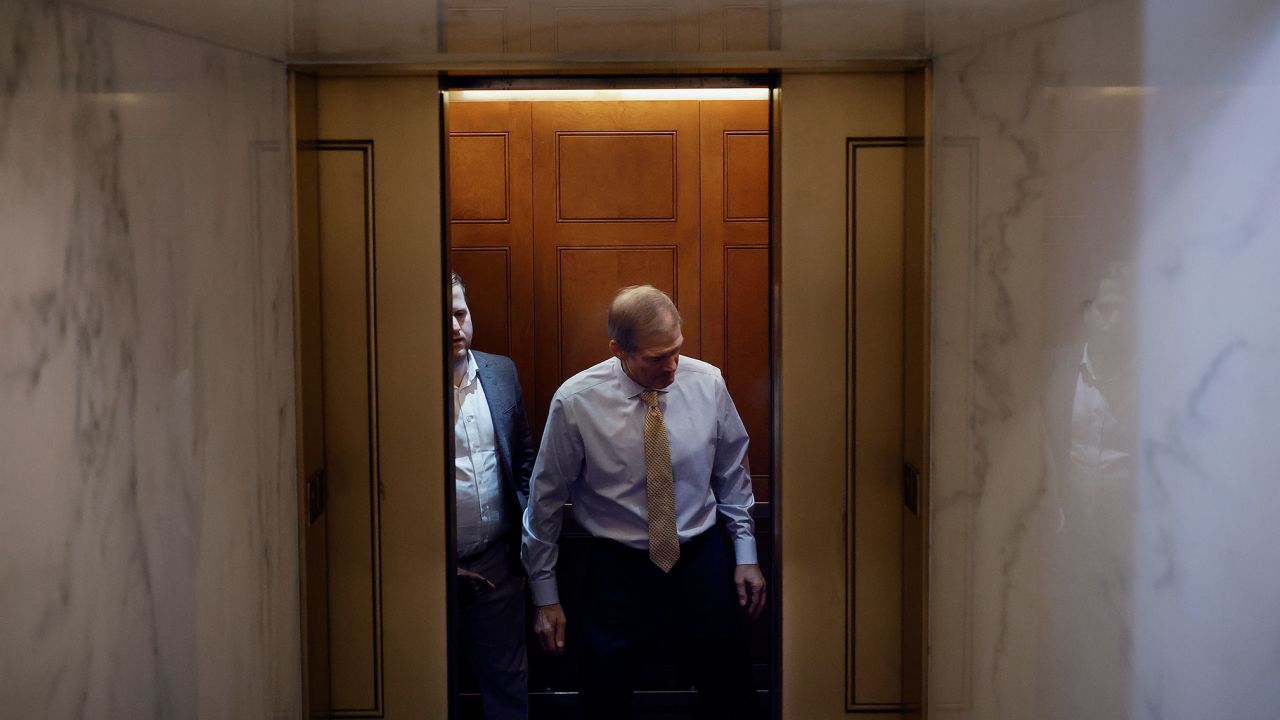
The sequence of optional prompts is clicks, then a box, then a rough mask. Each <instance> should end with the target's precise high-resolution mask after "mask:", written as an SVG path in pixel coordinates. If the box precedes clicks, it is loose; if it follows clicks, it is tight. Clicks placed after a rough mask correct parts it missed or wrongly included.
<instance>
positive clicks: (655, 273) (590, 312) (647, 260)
mask: <svg viewBox="0 0 1280 720" xmlns="http://www.w3.org/2000/svg"><path fill="white" fill-rule="evenodd" d="M559 259H560V263H559V267H558V269H557V273H556V278H557V281H558V288H557V293H556V305H555V312H556V314H558V315H559V316H560V333H559V336H558V338H557V345H558V346H559V348H560V353H559V358H558V362H557V374H558V375H560V376H561V377H566V378H567V377H569V376H571V375H573V374H574V373H576V372H579V371H581V370H585V369H586V368H588V367H591V366H592V365H594V364H596V363H598V362H600V361H601V360H604V359H605V358H607V357H609V350H608V342H609V333H608V329H607V327H606V324H607V322H606V321H607V318H608V309H609V302H610V301H612V300H613V296H614V294H615V293H617V291H618V288H621V287H626V286H627V285H638V284H641V283H648V284H650V285H653V286H654V287H656V288H658V289H659V290H662V291H663V292H665V293H667V294H668V295H670V296H671V298H672V299H673V300H675V302H676V304H677V306H678V305H679V303H680V293H679V291H678V286H677V282H676V267H677V265H678V264H679V258H678V256H677V253H676V249H675V248H674V247H671V248H564V247H562V248H560V249H559Z"/></svg>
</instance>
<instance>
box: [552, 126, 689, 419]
mask: <svg viewBox="0 0 1280 720" xmlns="http://www.w3.org/2000/svg"><path fill="white" fill-rule="evenodd" d="M531 105H532V113H533V161H534V163H533V198H534V206H535V208H536V212H535V214H534V218H535V229H534V244H535V251H534V252H535V273H536V275H535V281H534V282H535V287H534V302H535V305H536V307H537V317H536V319H535V326H536V331H537V337H539V338H559V339H562V340H563V341H564V342H565V343H570V344H574V343H581V345H573V347H572V348H570V349H563V350H562V348H561V347H559V345H558V343H551V342H539V343H537V348H536V352H537V367H536V369H535V383H536V392H535V400H534V402H533V403H532V404H531V405H530V407H531V409H532V413H531V415H532V417H531V420H532V422H533V424H534V426H535V430H536V431H540V429H541V423H542V418H543V416H544V415H545V412H546V407H547V406H548V405H549V404H550V401H551V395H552V394H553V393H554V392H555V390H556V388H557V387H559V386H560V383H562V382H563V381H564V380H565V379H567V378H568V377H569V375H571V374H572V373H573V372H576V371H577V370H580V369H582V367H585V365H583V364H582V363H584V362H586V361H587V359H588V358H591V359H593V361H595V360H601V359H603V358H604V357H606V356H607V350H606V342H607V333H606V332H605V329H604V328H605V326H604V317H605V314H606V311H607V309H608V302H609V300H610V299H612V297H613V295H614V293H616V292H617V290H618V289H619V288H620V287H622V286H624V285H627V284H632V283H635V282H652V283H654V284H656V285H658V286H659V287H669V288H670V289H671V290H672V291H673V292H675V294H676V295H675V300H676V303H677V305H678V306H679V307H680V312H681V314H682V316H683V317H684V337H685V352H686V353H687V354H689V355H692V356H694V357H700V356H701V355H700V353H701V350H702V346H701V310H700V297H701V288H700V285H699V268H700V262H699V247H698V238H699V189H698V186H699V175H698V165H699V158H698V103H696V102H626V103H621V102H538V103H531ZM562 144H563V145H564V149H563V150H562ZM559 180H562V182H561V181H559ZM646 183H648V185H647V186H646ZM562 186H563V187H562ZM602 191H607V192H602ZM562 218H563V219H562ZM591 248H612V249H613V252H607V253H604V254H602V255H599V256H593V257H592V259H588V254H589V252H590V249H591ZM624 250H625V251H627V252H623V251H624ZM650 250H652V251H656V252H646V251H650ZM562 251H568V253H569V254H568V255H567V256H566V255H564V254H563V253H562ZM565 257H568V258H569V260H570V261H569V262H568V263H567V264H566V263H565V261H564V258H565ZM619 257H625V258H627V262H626V263H619V262H618V258H619ZM655 257H663V258H666V259H664V260H663V261H662V263H665V264H662V265H653V264H652V263H654V262H657V261H653V260H646V259H643V258H655ZM631 262H636V263H639V264H638V265H636V266H635V267H632V266H630V265H629V264H628V263H631ZM592 263H604V265H603V266H598V265H595V264H592ZM671 263H674V268H672V267H671V265H670V264H671ZM587 269H590V270H591V272H590V273H588V274H583V271H584V270H587ZM672 272H674V278H673V279H668V278H670V277H671V274H672ZM570 289H571V290H572V293H571V294H572V297H573V298H574V302H590V303H594V307H593V309H592V310H591V313H589V314H581V315H580V314H577V311H576V310H566V308H564V307H562V303H563V302H565V298H566V294H565V293H566V291H567V290H570ZM582 307H583V313H586V306H582ZM590 317H595V318H598V322H596V321H595V320H590V319H589V318H590ZM571 323H572V324H571ZM578 323H582V324H581V326H579V325H578ZM587 364H590V363H587Z"/></svg>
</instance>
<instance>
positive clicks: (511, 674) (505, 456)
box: [449, 273, 534, 720]
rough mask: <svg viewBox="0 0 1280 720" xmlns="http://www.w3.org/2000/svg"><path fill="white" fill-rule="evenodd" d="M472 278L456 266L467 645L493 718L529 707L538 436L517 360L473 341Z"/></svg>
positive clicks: (457, 425)
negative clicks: (528, 580) (529, 550)
mask: <svg viewBox="0 0 1280 720" xmlns="http://www.w3.org/2000/svg"><path fill="white" fill-rule="evenodd" d="M472 333H473V327H472V323H471V311H470V308H468V307H467V296H466V287H465V286H463V284H462V279H461V278H459V277H458V275H457V274H456V273H455V274H454V275H453V334H452V339H451V343H450V348H449V357H450V364H451V369H452V373H453V388H454V390H453V412H454V414H453V417H454V424H453V427H454V484H455V490H456V493H455V496H456V503H457V546H458V588H459V604H460V606H461V613H460V616H461V630H462V635H463V650H464V653H465V654H466V656H467V657H468V659H469V660H470V664H471V667H472V670H473V671H474V672H475V675H476V680H477V682H478V684H479V686H480V695H481V698H482V701H483V703H484V714H485V718H486V720H508V719H510V720H517V719H518V720H524V718H527V717H528V715H529V665H528V658H527V655H526V652H525V641H524V639H525V576H524V571H523V569H522V567H521V564H520V529H521V518H522V517H523V515H524V509H525V506H526V505H527V503H528V496H529V474H530V471H531V470H532V468H533V458H534V453H533V441H532V438H531V437H530V434H529V421H528V419H527V418H526V416H525V412H524V403H523V401H522V400H521V389H520V379H519V377H518V376H517V374H516V366H515V363H513V362H511V359H510V358H507V357H503V356H501V355H490V354H489V353H483V352H477V351H474V350H472V349H471V336H472Z"/></svg>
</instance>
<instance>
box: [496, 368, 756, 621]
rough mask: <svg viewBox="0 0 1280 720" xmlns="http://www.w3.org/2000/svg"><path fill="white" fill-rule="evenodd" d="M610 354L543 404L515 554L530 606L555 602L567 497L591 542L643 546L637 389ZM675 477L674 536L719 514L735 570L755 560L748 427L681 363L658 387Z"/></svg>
mask: <svg viewBox="0 0 1280 720" xmlns="http://www.w3.org/2000/svg"><path fill="white" fill-rule="evenodd" d="M646 389H647V388H645V387H644V386H642V385H640V384H639V383H637V382H636V381H634V380H632V379H631V378H630V377H629V376H628V375H627V374H626V373H625V372H624V371H623V369H622V363H621V362H619V361H618V359H617V358H610V359H609V360H606V361H604V362H602V363H600V364H598V365H595V366H594V367H591V368H588V369H586V370H584V371H582V372H580V373H578V374H577V375H574V376H573V377H571V378H569V380H568V381H566V382H565V383H564V384H563V385H561V386H560V389H559V390H557V391H556V394H555V396H554V397H553V398H552V399H551V408H550V410H549V412H548V414H547V424H546V429H545V430H544V432H543V434H542V446H541V448H540V449H539V451H538V459H537V462H535V463H534V466H533V477H532V478H531V479H530V481H529V507H528V509H527V510H526V511H525V514H524V543H523V545H522V547H521V557H522V558H523V560H524V565H525V569H526V570H527V571H528V573H529V584H530V589H531V590H532V592H533V602H534V604H535V605H539V606H541V605H550V604H553V603H558V602H559V601H560V599H559V598H560V595H559V590H558V588H557V586H556V574H555V568H556V560H557V558H558V557H559V550H560V548H559V546H558V544H557V542H558V540H559V537H560V523H561V516H562V514H563V512H564V503H565V501H566V500H568V501H571V502H572V503H573V513H574V517H575V518H576V519H577V520H578V522H579V523H581V525H582V527H583V528H585V529H586V530H587V532H590V533H591V534H592V535H594V536H595V537H601V538H609V539H611V540H616V541H618V542H620V543H622V544H624V545H627V546H628V547H632V548H635V549H637V550H646V551H647V550H648V548H649V521H648V512H647V499H646V480H645V468H644V419H645V414H646V413H647V412H648V409H647V407H646V406H645V403H644V401H643V400H641V399H640V393H641V392H643V391H645V390H646ZM658 394H659V395H658V406H659V407H660V408H661V409H662V415H663V419H664V421H665V422H666V426H667V440H668V442H669V443H670V446H671V468H672V471H673V475H674V477H675V494H676V534H677V535H679V537H680V542H682V543H683V542H686V541H688V540H690V539H692V538H693V537H695V536H697V535H699V534H701V533H703V532H705V531H706V530H708V529H710V528H711V527H712V526H713V525H714V524H715V522H716V513H717V512H719V513H720V514H721V515H722V516H724V519H725V523H726V525H727V526H728V528H729V533H730V537H732V538H733V549H734V555H735V556H736V557H737V562H738V563H739V564H750V563H755V562H756V541H755V534H754V532H755V526H754V523H753V522H752V519H751V508H752V507H753V506H754V505H755V497H754V496H753V495H752V493H751V473H750V471H749V469H748V466H747V429H746V428H745V427H744V426H743V424H742V419H741V418H740V417H739V416H738V410H737V408H735V407H734V406H733V400H732V399H731V398H730V397H729V391H728V389H727V388H726V387H725V384H724V378H723V377H722V376H721V375H720V370H719V369H717V368H716V367H715V366H713V365H710V364H708V363H705V362H702V361H701V360H695V359H694V358H690V357H681V358H680V365H679V367H678V368H677V370H676V379H675V381H674V382H673V383H671V385H670V386H669V387H667V388H666V389H662V390H658Z"/></svg>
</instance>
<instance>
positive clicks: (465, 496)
mask: <svg viewBox="0 0 1280 720" xmlns="http://www.w3.org/2000/svg"><path fill="white" fill-rule="evenodd" d="M453 457H454V461H453V468H454V469H453V482H454V496H455V500H456V504H457V517H458V556H459V557H466V556H468V555H474V554H476V553H478V552H480V551H481V550H483V549H485V548H486V547H488V546H489V544H490V543H491V542H493V541H494V540H495V539H496V538H499V537H501V536H502V533H503V532H504V531H505V530H506V524H507V519H506V518H505V517H503V513H502V479H501V477H499V475H498V453H497V446H496V445H495V440H494V434H493V416H492V415H490V414H489V402H488V400H486V399H485V396H484V387H483V386H482V385H481V384H480V378H479V367H478V366H477V365H476V359H475V357H474V356H472V355H471V353H470V351H468V352H467V374H466V377H465V378H464V379H463V382H462V385H461V386H460V387H455V388H454V389H453Z"/></svg>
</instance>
